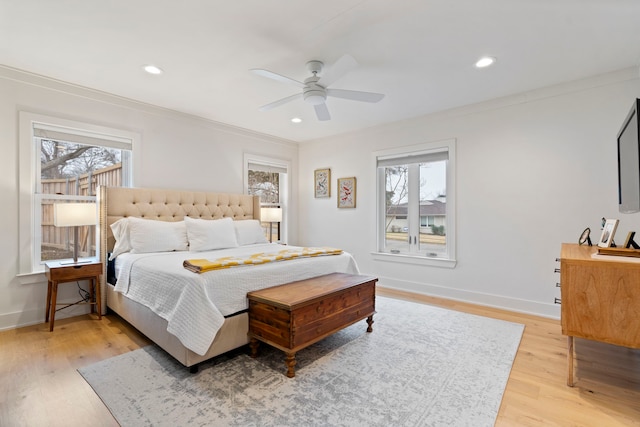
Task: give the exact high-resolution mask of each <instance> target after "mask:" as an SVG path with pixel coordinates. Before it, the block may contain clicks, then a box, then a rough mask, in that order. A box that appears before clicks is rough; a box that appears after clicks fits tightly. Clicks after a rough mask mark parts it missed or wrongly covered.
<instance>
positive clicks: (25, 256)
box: [19, 112, 139, 274]
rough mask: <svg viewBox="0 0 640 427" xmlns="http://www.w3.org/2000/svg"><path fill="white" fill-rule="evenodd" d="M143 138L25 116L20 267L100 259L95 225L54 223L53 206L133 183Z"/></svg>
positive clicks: (27, 269) (30, 270) (25, 269)
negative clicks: (136, 147)
mask: <svg viewBox="0 0 640 427" xmlns="http://www.w3.org/2000/svg"><path fill="white" fill-rule="evenodd" d="M137 140H139V137H138V135H137V134H135V133H131V132H128V131H123V130H119V129H111V128H105V127H102V126H94V125H90V124H87V123H80V122H75V121H70V120H64V119H59V118H55V117H48V116H43V115H37V114H32V113H27V112H21V113H20V220H19V221H20V248H21V250H20V254H19V257H20V268H19V272H20V273H21V274H29V273H35V272H41V271H43V270H44V263H45V262H47V261H54V260H62V259H68V258H72V256H73V247H74V246H75V245H76V244H77V245H78V248H79V254H78V255H79V257H80V258H83V257H95V256H96V255H97V247H98V245H97V244H96V243H97V242H96V226H82V227H80V228H79V233H78V241H77V242H75V241H74V232H73V230H72V227H56V226H55V225H54V204H57V203H86V202H95V199H96V197H95V195H96V189H97V187H98V186H100V185H108V186H112V187H113V186H125V187H130V186H131V185H132V172H133V167H132V150H133V147H134V144H135V143H136V141H137Z"/></svg>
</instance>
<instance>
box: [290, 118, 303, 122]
mask: <svg viewBox="0 0 640 427" xmlns="http://www.w3.org/2000/svg"><path fill="white" fill-rule="evenodd" d="M291 122H292V123H302V119H301V118H300V117H294V118H293V119H291Z"/></svg>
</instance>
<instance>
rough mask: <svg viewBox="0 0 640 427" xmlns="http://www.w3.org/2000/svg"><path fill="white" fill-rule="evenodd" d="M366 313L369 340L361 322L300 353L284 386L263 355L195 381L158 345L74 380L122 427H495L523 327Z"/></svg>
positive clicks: (380, 309) (420, 313) (423, 314)
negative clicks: (371, 323)
mask: <svg viewBox="0 0 640 427" xmlns="http://www.w3.org/2000/svg"><path fill="white" fill-rule="evenodd" d="M376 310H377V314H376V324H375V331H374V332H373V333H370V334H369V333H366V332H365V329H366V326H367V325H366V323H365V322H364V321H361V322H358V323H355V324H353V325H351V326H349V327H347V328H345V329H342V330H340V331H338V332H336V333H335V334H333V335H330V336H328V337H327V338H325V339H323V340H321V341H318V342H317V343H315V344H313V345H311V346H309V347H307V348H305V349H303V350H300V352H299V353H298V354H297V355H296V359H297V361H298V365H296V368H297V369H296V370H297V373H296V376H295V377H294V378H287V377H286V376H284V375H283V374H282V352H281V351H280V350H278V349H276V348H274V347H271V346H267V345H265V346H263V348H261V353H260V357H259V358H257V359H253V358H251V357H250V356H249V355H247V354H246V353H245V352H244V351H238V352H233V353H232V354H228V355H223V356H220V357H216V358H215V359H213V360H211V361H209V362H205V363H203V364H202V366H201V368H200V372H199V373H198V374H197V375H190V374H189V373H188V372H185V370H184V368H183V366H182V365H180V364H179V363H177V362H176V361H175V360H174V359H172V358H171V357H169V356H168V355H167V354H166V353H165V352H163V351H162V350H160V349H159V348H158V347H157V346H148V347H145V348H142V349H139V350H135V351H132V352H128V353H125V354H121V355H119V356H116V357H112V358H110V359H107V360H103V361H101V362H97V363H94V364H92V365H88V366H84V367H82V368H80V369H79V372H80V374H82V376H83V377H84V378H85V380H86V381H87V382H88V383H89V384H90V385H91V387H92V388H93V389H94V390H95V392H96V393H97V394H98V396H99V397H100V399H102V401H103V402H104V404H105V405H106V406H107V407H108V408H109V410H110V411H111V413H112V414H113V416H114V417H115V419H116V421H117V422H118V423H120V425H122V426H145V425H147V426H151V425H153V426H176V425H185V424H189V425H203V426H204V425H206V426H250V425H252V426H371V427H374V426H384V427H387V426H411V427H413V426H427V425H439V426H440V425H442V426H474V427H478V426H483V427H490V426H494V425H495V424H496V418H497V414H498V411H499V409H500V402H501V400H502V396H503V393H504V390H505V386H506V385H507V380H508V378H509V372H510V370H511V367H512V365H513V359H514V357H515V354H516V352H517V350H518V346H519V343H520V339H521V336H522V331H523V329H524V326H523V325H521V324H518V323H513V322H505V321H502V320H497V319H492V318H488V317H482V316H477V315H473V314H467V313H463V312H459V311H454V310H447V309H443V308H440V307H435V306H431V305H428V304H418V303H414V302H409V301H402V300H398V299H392V298H385V297H376ZM512 385H513V384H512ZM516 387H519V385H518V384H516ZM187 420H188V421H189V422H187Z"/></svg>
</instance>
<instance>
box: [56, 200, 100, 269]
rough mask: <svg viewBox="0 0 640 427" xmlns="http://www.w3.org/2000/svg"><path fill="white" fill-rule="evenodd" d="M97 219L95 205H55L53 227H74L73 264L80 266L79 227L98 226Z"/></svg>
mask: <svg viewBox="0 0 640 427" xmlns="http://www.w3.org/2000/svg"><path fill="white" fill-rule="evenodd" d="M97 217H98V215H97V211H96V204H95V203H55V204H54V205H53V225H55V226H56V227H73V264H78V227H80V226H82V225H96V224H97V222H98V221H97ZM84 262H89V261H84ZM61 264H64V263H61ZM67 264H71V263H70V262H69V263H67Z"/></svg>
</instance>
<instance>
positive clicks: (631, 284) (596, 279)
mask: <svg viewBox="0 0 640 427" xmlns="http://www.w3.org/2000/svg"><path fill="white" fill-rule="evenodd" d="M612 250H616V251H623V250H624V251H632V250H633V249H623V248H598V254H596V253H595V252H596V249H595V248H592V247H588V246H580V245H577V244H570V243H563V244H562V248H561V253H560V284H561V287H560V290H561V294H562V304H561V324H562V334H563V335H566V336H567V337H568V338H567V346H568V349H567V360H568V374H567V385H569V386H570V387H573V385H574V372H573V371H574V369H573V364H574V338H575V337H578V338H586V339H589V340H595V341H602V342H606V343H609V344H615V345H619V346H623V347H628V348H640V316H638V313H640V286H638V282H639V281H640V262H638V261H636V260H635V259H633V258H629V257H616V256H610V255H609V256H601V255H600V254H601V253H602V252H604V251H612ZM637 252H640V251H637Z"/></svg>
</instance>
